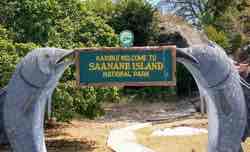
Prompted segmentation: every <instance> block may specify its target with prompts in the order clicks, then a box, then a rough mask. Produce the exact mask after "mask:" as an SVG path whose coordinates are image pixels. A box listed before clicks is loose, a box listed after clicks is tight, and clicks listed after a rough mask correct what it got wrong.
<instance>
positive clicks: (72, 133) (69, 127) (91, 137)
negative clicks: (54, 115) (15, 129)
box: [0, 102, 250, 152]
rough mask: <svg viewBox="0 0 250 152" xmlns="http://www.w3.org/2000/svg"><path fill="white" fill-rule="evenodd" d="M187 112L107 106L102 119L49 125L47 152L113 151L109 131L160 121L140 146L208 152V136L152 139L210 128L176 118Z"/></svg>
mask: <svg viewBox="0 0 250 152" xmlns="http://www.w3.org/2000/svg"><path fill="white" fill-rule="evenodd" d="M184 109H190V105H187V104H185V103H183V102H178V103H177V104H176V103H174V102H168V103H152V104H151V103H147V104H145V103H140V102H139V103H120V104H107V105H105V110H106V115H105V116H103V117H101V118H99V119H96V120H87V119H77V120H72V121H71V122H70V123H55V124H53V126H48V128H47V129H46V144H47V148H48V152H112V150H110V149H109V148H108V147H107V144H106V141H107V137H108V134H109V131H110V130H112V129H113V128H123V127H126V126H129V125H131V124H133V123H135V122H146V120H148V119H150V120H154V119H157V118H160V119H161V118H167V121H164V123H161V124H156V125H153V127H151V128H145V129H141V130H139V131H138V132H136V134H137V137H138V140H139V142H140V143H142V144H144V145H146V146H148V147H149V148H152V149H153V150H155V151H156V152H168V151H170V152H205V151H206V144H207V135H206V134H205V135H202V136H200V135H199V136H192V137H184V138H178V137H171V138H167V137H151V136H150V134H151V132H152V130H154V129H156V128H164V127H175V126H192V127H198V128H200V127H202V128H206V127H207V120H206V118H205V117H201V116H200V115H197V114H193V115H192V116H189V117H181V118H179V117H178V116H177V117H176V118H175V117H174V118H173V115H172V114H173V113H176V112H177V113H183V110H184ZM157 123H158V122H157ZM244 146H245V149H250V141H249V142H248V143H247V144H245V145H244ZM181 147H182V148H181ZM0 152H10V151H9V148H8V146H0ZM246 152H250V151H246Z"/></svg>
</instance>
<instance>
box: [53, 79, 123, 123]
mask: <svg viewBox="0 0 250 152" xmlns="http://www.w3.org/2000/svg"><path fill="white" fill-rule="evenodd" d="M118 99H119V90H118V89H114V88H99V89H95V88H93V87H89V88H84V89H82V88H77V87H76V86H75V85H74V83H73V82H70V81H68V82H67V83H60V84H59V86H58V87H57V88H56V90H55V93H54V95H53V110H52V112H53V113H52V114H53V115H54V116H55V117H56V118H57V119H58V120H59V121H68V120H70V119H72V118H73V117H74V116H76V115H80V116H82V117H87V118H91V119H93V118H95V117H98V116H101V115H103V114H104V111H103V109H102V103H103V102H105V101H106V102H107V101H113V102H115V101H117V100H118Z"/></svg>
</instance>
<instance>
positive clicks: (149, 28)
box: [109, 0, 159, 46]
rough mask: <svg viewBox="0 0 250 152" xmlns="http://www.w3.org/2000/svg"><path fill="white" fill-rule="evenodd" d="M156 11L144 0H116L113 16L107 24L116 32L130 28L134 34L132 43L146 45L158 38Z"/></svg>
mask: <svg viewBox="0 0 250 152" xmlns="http://www.w3.org/2000/svg"><path fill="white" fill-rule="evenodd" d="M158 23H159V19H158V18H157V11H156V9H154V8H153V7H152V6H151V5H150V4H148V3H146V2H145V1H144V0H121V1H119V2H117V4H116V8H115V13H114V16H112V19H111V20H110V21H109V24H110V25H111V26H112V27H113V28H114V29H115V31H116V33H120V32H121V31H123V30H131V31H133V32H134V34H135V41H134V44H135V45H137V46H140V45H148V44H150V43H151V42H152V41H154V40H156V39H157V38H158V36H159V35H158V33H159V29H158Z"/></svg>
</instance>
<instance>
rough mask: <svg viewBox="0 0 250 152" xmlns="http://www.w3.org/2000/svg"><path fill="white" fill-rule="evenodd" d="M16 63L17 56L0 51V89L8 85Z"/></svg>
mask: <svg viewBox="0 0 250 152" xmlns="http://www.w3.org/2000/svg"><path fill="white" fill-rule="evenodd" d="M18 61H19V57H18V55H17V54H15V53H8V52H7V51H2V50H0V88H3V87H4V86H6V85H7V84H8V82H9V79H10V78H11V75H12V73H13V72H14V71H15V68H16V64H17V63H18Z"/></svg>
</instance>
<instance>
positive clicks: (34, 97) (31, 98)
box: [23, 90, 41, 112]
mask: <svg viewBox="0 0 250 152" xmlns="http://www.w3.org/2000/svg"><path fill="white" fill-rule="evenodd" d="M40 95H41V91H40V90H38V91H36V92H35V93H33V94H32V95H31V96H29V98H28V99H27V101H26V102H25V104H24V105H23V110H24V111H25V112H28V111H29V109H32V108H31V106H32V104H34V103H35V101H36V100H37V99H38V96H40Z"/></svg>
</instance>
